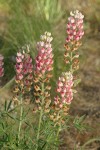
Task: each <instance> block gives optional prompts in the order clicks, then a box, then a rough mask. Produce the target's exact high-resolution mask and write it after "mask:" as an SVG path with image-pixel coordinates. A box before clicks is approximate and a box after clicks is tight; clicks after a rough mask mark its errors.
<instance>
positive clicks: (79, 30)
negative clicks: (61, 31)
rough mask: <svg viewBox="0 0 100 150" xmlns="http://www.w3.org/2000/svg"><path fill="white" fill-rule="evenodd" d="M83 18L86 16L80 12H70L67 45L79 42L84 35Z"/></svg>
mask: <svg viewBox="0 0 100 150" xmlns="http://www.w3.org/2000/svg"><path fill="white" fill-rule="evenodd" d="M83 18H84V16H83V15H82V14H81V12H79V11H78V10H76V11H74V12H70V17H69V18H68V24H67V34H68V37H67V39H66V42H67V43H68V42H70V41H72V40H75V41H79V40H80V39H81V38H82V36H83V35H84V31H83Z"/></svg>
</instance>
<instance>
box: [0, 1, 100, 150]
mask: <svg viewBox="0 0 100 150" xmlns="http://www.w3.org/2000/svg"><path fill="white" fill-rule="evenodd" d="M76 9H78V10H80V11H81V12H82V13H83V14H84V16H85V18H84V30H85V35H84V38H83V40H82V43H83V44H82V46H81V48H80V71H79V76H80V78H81V80H82V81H81V83H80V84H79V85H78V87H77V90H78V92H77V94H76V95H75V99H74V101H73V103H72V105H71V110H70V113H71V114H72V115H75V116H76V115H79V116H81V115H84V114H85V115H86V119H85V123H87V124H88V125H89V126H90V127H91V130H90V131H87V132H85V133H84V134H78V135H77V133H76V131H75V130H74V129H73V130H71V131H68V132H67V133H66V132H65V133H64V134H63V138H64V142H65V143H64V144H63V145H61V150H62V148H63V149H65V150H67V149H66V147H68V150H69V149H72V147H73V145H74V144H75V142H76V143H77V142H79V144H83V143H85V142H86V141H88V140H89V139H91V138H93V137H100V49H99V45H100V0H0V53H1V54H3V55H4V57H5V66H4V67H5V75H4V77H3V80H2V82H1V83H0V84H1V86H2V88H1V89H2V90H0V98H1V100H3V101H4V99H7V98H9V96H11V92H10V86H11V83H12V80H13V77H14V74H15V71H14V65H15V56H16V52H17V51H18V50H19V48H20V47H22V46H25V45H26V44H29V45H30V50H31V55H32V57H33V59H34V58H35V55H36V53H37V51H36V42H37V41H39V40H40V39H39V37H40V35H41V34H43V33H44V32H45V31H49V32H51V33H52V36H53V38H54V40H53V49H54V72H53V74H54V78H53V80H52V86H53V89H54V88H55V83H56V80H57V78H58V76H59V75H60V74H61V72H62V71H64V70H65V68H66V66H64V61H63V54H64V44H65V39H66V23H67V18H68V16H69V14H70V11H73V10H76ZM66 134H67V136H66ZM76 137H77V138H76ZM99 146H100V143H98V142H97V143H96V142H94V143H93V144H91V145H90V146H89V147H87V150H99V149H100V147H99Z"/></svg>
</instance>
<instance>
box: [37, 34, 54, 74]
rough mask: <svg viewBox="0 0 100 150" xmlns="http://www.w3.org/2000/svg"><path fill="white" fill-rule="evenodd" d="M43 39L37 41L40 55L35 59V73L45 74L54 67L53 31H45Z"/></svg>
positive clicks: (41, 37)
mask: <svg viewBox="0 0 100 150" xmlns="http://www.w3.org/2000/svg"><path fill="white" fill-rule="evenodd" d="M40 39H41V41H40V42H38V43H37V50H38V55H37V57H36V59H35V73H36V74H39V73H41V74H42V75H44V74H45V73H47V72H50V71H51V70H52V69H53V66H52V64H53V54H52V48H51V41H52V40H53V38H52V37H51V33H49V32H45V33H44V35H41V36H40Z"/></svg>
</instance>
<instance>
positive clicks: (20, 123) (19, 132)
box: [18, 96, 23, 145]
mask: <svg viewBox="0 0 100 150" xmlns="http://www.w3.org/2000/svg"><path fill="white" fill-rule="evenodd" d="M22 101H23V100H22V96H21V99H20V119H19V127H18V145H19V142H20V139H21V127H22V115H23V105H22Z"/></svg>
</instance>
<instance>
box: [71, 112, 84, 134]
mask: <svg viewBox="0 0 100 150" xmlns="http://www.w3.org/2000/svg"><path fill="white" fill-rule="evenodd" d="M84 120H85V115H83V116H81V117H78V116H77V117H76V118H75V119H74V121H73V124H74V127H75V128H76V129H78V130H79V131H80V132H83V131H84V130H86V125H84V123H83V122H84Z"/></svg>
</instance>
